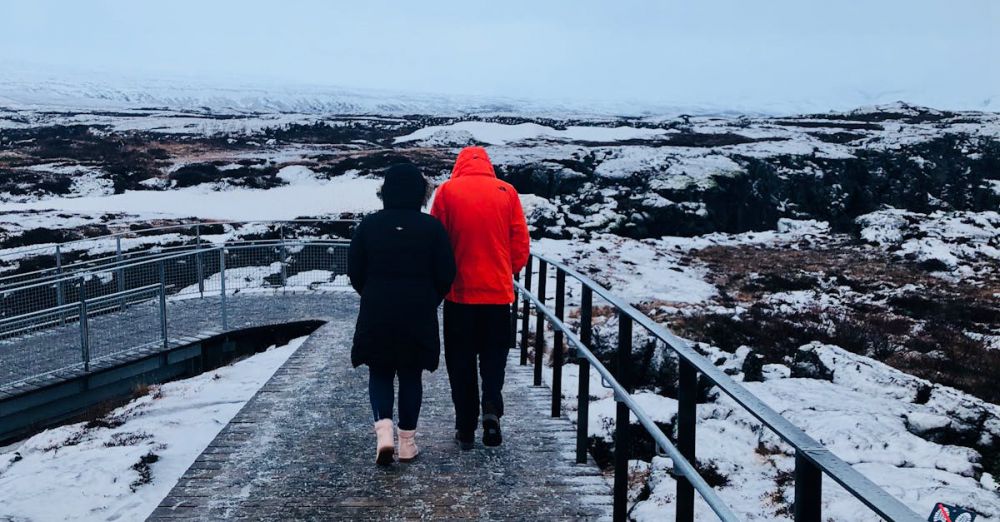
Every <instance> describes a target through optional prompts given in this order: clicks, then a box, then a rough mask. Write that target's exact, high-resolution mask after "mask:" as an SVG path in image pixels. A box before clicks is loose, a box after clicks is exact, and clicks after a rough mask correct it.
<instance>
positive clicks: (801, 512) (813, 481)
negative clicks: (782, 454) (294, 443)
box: [795, 450, 823, 522]
mask: <svg viewBox="0 0 1000 522" xmlns="http://www.w3.org/2000/svg"><path fill="white" fill-rule="evenodd" d="M822 499H823V473H822V472H821V471H820V469H819V468H817V467H816V465H815V464H813V463H812V462H810V461H809V459H807V458H806V457H805V455H803V454H802V451H801V450H797V451H796V452H795V522H819V521H820V519H821V518H822V503H821V500H822Z"/></svg>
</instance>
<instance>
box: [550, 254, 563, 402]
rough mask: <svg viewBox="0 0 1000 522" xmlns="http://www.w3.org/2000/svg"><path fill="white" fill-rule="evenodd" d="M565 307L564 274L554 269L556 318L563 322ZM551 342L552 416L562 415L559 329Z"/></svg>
mask: <svg viewBox="0 0 1000 522" xmlns="http://www.w3.org/2000/svg"><path fill="white" fill-rule="evenodd" d="M565 307H566V272H563V271H562V270H560V269H559V268H558V267H556V310H555V312H556V318H557V319H559V321H560V322H561V321H562V320H563V315H564V314H563V311H564V308H565ZM552 337H553V342H552V416H553V417H559V416H561V415H562V367H563V331H562V330H560V329H559V328H556V329H555V332H554V333H553V336H552Z"/></svg>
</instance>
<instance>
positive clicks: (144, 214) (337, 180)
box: [4, 166, 382, 220]
mask: <svg viewBox="0 0 1000 522" xmlns="http://www.w3.org/2000/svg"><path fill="white" fill-rule="evenodd" d="M288 169H293V170H290V171H288V172H286V170H288ZM305 170H308V169H307V168H306V167H301V166H295V167H286V168H285V169H283V170H282V171H281V172H282V173H285V175H286V176H287V177H288V180H290V181H291V183H290V184H288V185H282V186H280V187H275V188H271V189H268V190H260V189H247V188H229V189H228V190H212V187H210V186H206V185H198V186H195V187H185V188H181V189H175V190H167V191H152V190H150V191H145V190H143V191H126V192H124V193H122V194H114V195H108V196H85V197H78V198H58V197H57V198H49V199H43V200H40V201H33V202H28V203H10V204H5V205H4V207H5V209H4V210H8V211H22V212H23V211H30V210H57V211H60V212H73V213H97V212H124V213H128V214H132V215H134V216H136V217H138V218H157V217H160V218H162V217H168V216H169V217H199V218H204V219H228V220H256V219H293V218H296V217H301V216H310V215H313V216H315V215H323V214H338V213H342V212H368V211H371V210H374V209H378V208H381V207H382V202H381V201H380V200H379V199H378V196H377V195H376V191H377V189H378V187H379V186H380V185H381V184H382V182H381V180H378V179H375V178H367V177H360V176H356V175H346V174H345V175H343V176H337V177H334V178H331V179H329V180H323V179H318V178H316V177H313V178H311V179H310V178H308V177H306V176H303V172H304V171H305Z"/></svg>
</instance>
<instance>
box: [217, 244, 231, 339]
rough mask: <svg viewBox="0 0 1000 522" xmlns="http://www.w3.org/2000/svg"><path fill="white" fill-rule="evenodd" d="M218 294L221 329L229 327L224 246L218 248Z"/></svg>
mask: <svg viewBox="0 0 1000 522" xmlns="http://www.w3.org/2000/svg"><path fill="white" fill-rule="evenodd" d="M219 295H220V296H221V297H222V329H223V330H228V329H229V316H228V315H227V311H226V246H225V245H223V246H222V248H220V249H219Z"/></svg>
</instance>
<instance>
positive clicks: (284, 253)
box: [278, 225, 288, 290]
mask: <svg viewBox="0 0 1000 522" xmlns="http://www.w3.org/2000/svg"><path fill="white" fill-rule="evenodd" d="M279 234H280V237H281V242H280V247H279V248H280V249H281V250H280V253H279V255H278V256H279V259H280V261H281V288H282V290H284V289H285V287H286V286H288V270H287V268H286V267H285V263H286V262H287V259H288V249H287V247H285V225H281V227H279Z"/></svg>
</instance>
